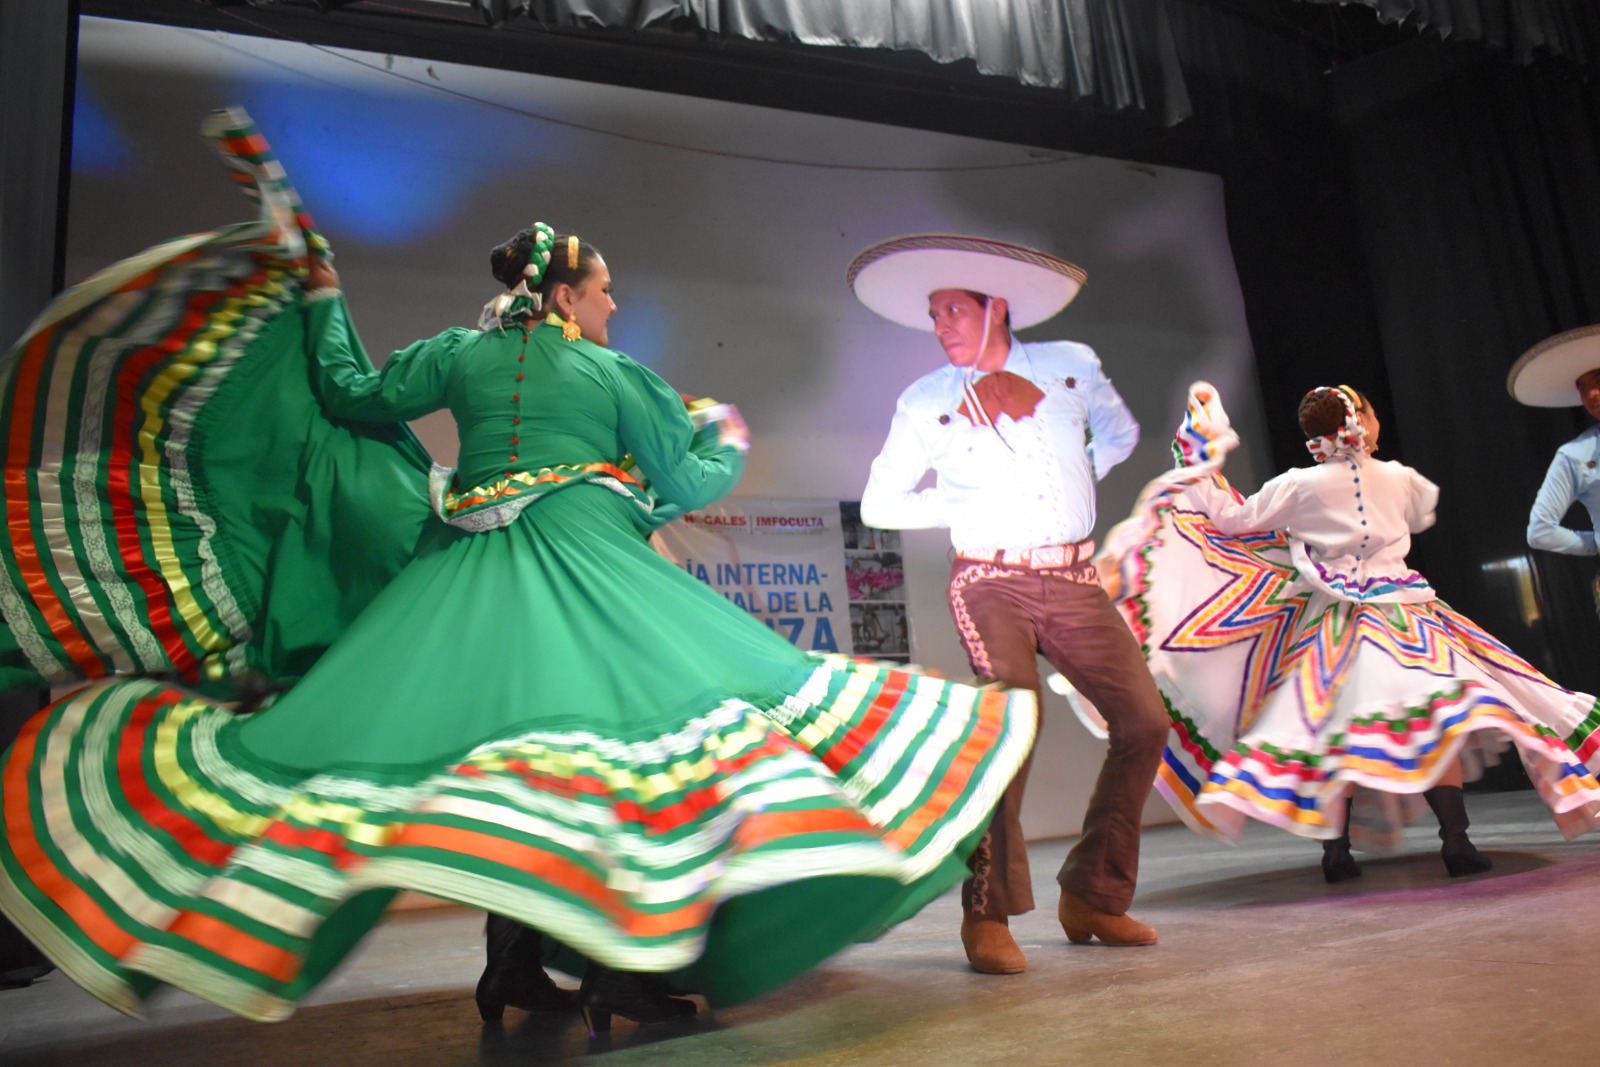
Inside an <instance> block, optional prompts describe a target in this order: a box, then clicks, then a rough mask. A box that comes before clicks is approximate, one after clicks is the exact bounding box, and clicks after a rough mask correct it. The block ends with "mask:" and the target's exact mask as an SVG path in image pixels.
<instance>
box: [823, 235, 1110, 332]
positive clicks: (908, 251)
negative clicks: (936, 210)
mask: <svg viewBox="0 0 1600 1067" xmlns="http://www.w3.org/2000/svg"><path fill="white" fill-rule="evenodd" d="M1088 277H1089V276H1088V275H1087V274H1085V273H1084V270H1083V268H1082V267H1079V266H1076V265H1074V264H1072V263H1068V262H1067V261H1066V260H1064V259H1057V258H1056V257H1055V256H1051V255H1046V254H1045V253H1043V252H1036V251H1034V250H1033V249H1031V248H1025V247H1023V246H1022V245H1014V244H1011V243H1010V242H1008V241H991V240H989V239H988V238H985V237H963V236H961V235H959V234H950V233H913V234H907V235H906V236H904V237H892V238H890V239H889V240H887V241H880V242H879V243H878V244H875V245H873V246H872V247H871V248H868V249H867V250H866V251H864V252H862V253H861V254H860V255H858V256H856V258H855V259H853V260H851V261H850V267H849V269H848V270H847V271H846V272H845V281H846V282H847V283H848V284H849V286H850V289H851V291H852V292H854V293H855V294H856V298H857V299H858V300H860V301H861V302H862V303H863V304H865V305H867V307H869V308H871V309H872V310H873V311H876V312H877V313H878V314H880V315H882V316H883V317H884V318H886V319H888V320H889V321H890V322H897V323H899V324H900V325H901V326H909V327H911V328H912V329H913V330H926V331H928V332H930V333H931V332H933V322H932V320H931V319H929V318H928V294H929V293H934V292H938V291H939V290H940V289H970V290H972V291H973V292H975V293H984V294H986V295H988V296H999V297H1004V298H1005V301H1006V306H1007V308H1008V309H1009V310H1010V312H1011V327H1012V329H1016V330H1021V329H1025V328H1027V327H1029V326H1037V325H1038V324H1039V323H1041V322H1044V321H1045V320H1046V319H1049V318H1053V317H1054V316H1055V315H1056V314H1057V313H1059V312H1060V311H1061V309H1062V308H1064V307H1066V306H1067V305H1068V304H1070V303H1071V302H1072V298H1073V297H1075V296H1077V295H1078V290H1079V289H1081V288H1083V283H1084V282H1085V281H1087V280H1088Z"/></svg>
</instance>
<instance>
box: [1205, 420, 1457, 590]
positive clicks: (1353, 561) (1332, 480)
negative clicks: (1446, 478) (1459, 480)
mask: <svg viewBox="0 0 1600 1067" xmlns="http://www.w3.org/2000/svg"><path fill="white" fill-rule="evenodd" d="M1198 488H1199V490H1200V494H1201V496H1202V497H1203V498H1204V500H1205V504H1204V507H1205V511H1206V513H1207V514H1208V515H1209V516H1210V517H1211V521H1212V523H1213V525H1215V526H1216V528H1217V529H1219V530H1221V531H1222V532H1223V533H1225V534H1228V535H1230V536H1233V535H1238V534H1243V533H1250V532H1252V531H1256V530H1280V531H1282V532H1284V533H1285V534H1287V535H1288V537H1289V539H1290V540H1289V548H1290V555H1291V556H1292V558H1293V559H1294V564H1295V569H1296V570H1298V571H1299V572H1300V576H1301V577H1302V578H1304V579H1305V580H1306V581H1307V582H1309V583H1310V584H1311V585H1312V586H1314V587H1316V588H1317V589H1320V590H1322V591H1323V592H1324V593H1327V594H1328V595H1329V596H1333V597H1336V598H1338V599H1339V600H1352V601H1360V602H1366V603H1402V604H1416V603H1422V602H1424V601H1429V600H1432V599H1434V597H1435V594H1434V591H1433V587H1432V586H1430V585H1429V584H1428V582H1427V579H1425V578H1423V577H1422V575H1420V574H1418V573H1417V572H1416V571H1414V570H1412V569H1411V568H1410V567H1408V566H1406V553H1407V552H1408V551H1410V549H1411V535H1412V534H1414V533H1421V532H1422V531H1423V530H1426V529H1427V528H1428V527H1430V526H1432V525H1433V522H1434V509H1435V508H1436V507H1437V506H1438V503H1439V487H1438V486H1436V485H1434V484H1433V483H1432V482H1430V481H1428V479H1426V478H1424V477H1423V476H1422V475H1420V474H1418V473H1417V472H1416V471H1414V470H1412V469H1411V468H1410V467H1407V466H1405V465H1404V464H1401V463H1394V462H1388V461H1385V460H1380V459H1373V458H1372V457H1371V456H1369V455H1367V454H1366V453H1365V452H1362V453H1359V454H1357V455H1353V456H1352V455H1343V454H1340V455H1336V456H1334V457H1332V458H1331V459H1329V460H1327V461H1326V462H1324V463H1319V464H1317V465H1316V466H1315V467H1296V468H1294V469H1293V470H1288V471H1285V472H1284V473H1282V474H1280V475H1278V476H1277V477H1276V478H1274V479H1272V480H1271V481H1269V482H1268V483H1267V484H1266V485H1263V486H1262V487H1261V491H1260V492H1258V493H1256V494H1255V495H1254V496H1252V497H1250V498H1249V499H1247V500H1245V501H1244V502H1243V503H1240V502H1237V501H1235V500H1234V499H1233V498H1232V497H1231V496H1229V495H1228V494H1226V493H1225V492H1223V491H1222V490H1221V489H1220V488H1218V487H1217V485H1216V483H1215V482H1210V481H1208V482H1207V483H1205V484H1204V485H1203V486H1201V487H1198Z"/></svg>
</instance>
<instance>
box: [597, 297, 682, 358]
mask: <svg viewBox="0 0 1600 1067" xmlns="http://www.w3.org/2000/svg"><path fill="white" fill-rule="evenodd" d="M606 331H607V333H608V334H609V337H608V340H609V341H610V342H611V343H610V347H611V348H614V349H616V350H617V351H618V352H626V353H627V354H628V355H630V356H632V357H633V358H634V359H636V360H638V361H639V362H640V363H643V364H644V365H645V366H647V367H649V368H650V369H651V370H653V371H656V372H658V373H664V371H665V368H664V367H663V366H662V364H663V362H670V356H668V355H666V354H665V353H664V352H663V351H662V349H663V348H664V347H665V345H664V342H665V341H666V339H667V336H668V334H669V333H670V332H671V322H670V319H669V318H668V316H667V313H666V309H665V308H663V307H662V306H661V303H660V302H659V301H656V300H652V299H650V298H649V297H643V296H634V295H632V292H631V290H626V291H625V290H623V289H622V288H621V287H620V286H619V287H618V289H617V313H616V314H615V315H613V316H611V321H610V323H608V324H607V326H606Z"/></svg>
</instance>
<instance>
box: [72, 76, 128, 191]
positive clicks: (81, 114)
mask: <svg viewBox="0 0 1600 1067" xmlns="http://www.w3.org/2000/svg"><path fill="white" fill-rule="evenodd" d="M132 167H133V150H132V149H130V148H129V147H128V142H127V139H126V138H124V137H123V136H122V131H121V130H119V129H118V128H117V124H116V122H114V121H113V120H112V118H111V116H110V115H107V114H106V113H105V111H103V110H102V109H101V107H100V105H99V103H98V102H96V101H95V99H94V97H92V96H91V95H90V94H89V92H88V90H87V89H86V88H85V87H84V84H83V81H82V80H81V79H80V80H79V82H78V87H77V91H76V93H75V95H74V97H73V103H72V173H74V174H120V173H123V172H125V171H128V170H131V169H132Z"/></svg>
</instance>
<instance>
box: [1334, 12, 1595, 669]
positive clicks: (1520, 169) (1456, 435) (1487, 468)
mask: <svg viewBox="0 0 1600 1067" xmlns="http://www.w3.org/2000/svg"><path fill="white" fill-rule="evenodd" d="M1332 79H1333V85H1334V92H1335V94H1336V97H1337V102H1338V106H1339V113H1340V119H1341V122H1342V125H1343V127H1344V129H1345V131H1346V138H1347V148H1348V153H1349V161H1350V164H1349V165H1350V174H1351V177H1352V188H1353V191H1354V199H1355V203H1356V205H1357V210H1358V213H1359V218H1360V222H1361V241H1362V243H1363V245H1364V246H1365V249H1366V261H1367V273H1368V275H1369V277H1370V279H1371V286H1372V289H1371V303H1372V306H1373V307H1374V308H1375V311H1376V317H1377V323H1378V329H1379V335H1380V339H1381V344H1382V356H1383V362H1384V365H1385V367H1386V369H1387V383H1378V382H1374V383H1372V389H1371V391H1372V392H1373V394H1374V400H1375V401H1376V402H1377V404H1378V408H1379V411H1380V413H1382V414H1384V415H1385V416H1386V417H1387V420H1388V421H1390V422H1392V423H1396V424H1398V425H1399V426H1400V427H1402V428H1403V429H1404V450H1403V458H1404V459H1405V461H1406V462H1407V463H1409V464H1411V465H1412V466H1414V467H1416V468H1418V469H1419V470H1421V471H1422V472H1423V473H1424V474H1426V475H1427V476H1428V477H1430V478H1432V479H1433V480H1434V481H1436V482H1437V483H1439V485H1440V487H1441V488H1442V490H1443V498H1442V500H1441V502H1440V507H1439V526H1438V529H1437V530H1436V531H1434V532H1430V533H1427V534H1423V535H1422V536H1421V537H1420V538H1418V540H1417V542H1416V547H1415V550H1414V555H1413V560H1414V562H1415V563H1416V565H1417V566H1418V568H1419V569H1420V570H1422V572H1423V573H1425V574H1427V575H1428V576H1429V578H1430V579H1431V580H1432V581H1433V583H1434V585H1435V586H1436V587H1437V588H1438V589H1439V591H1440V593H1441V594H1442V595H1443V596H1444V598H1445V599H1446V600H1447V601H1449V602H1450V603H1451V604H1452V605H1453V606H1454V607H1456V608H1457V609H1458V610H1460V611H1462V612H1464V613H1465V614H1466V615H1468V616H1469V617H1471V618H1473V619H1474V620H1476V621H1477V622H1479V623H1480V624H1482V625H1483V626H1484V627H1485V628H1487V629H1488V630H1489V631H1490V632H1491V633H1493V634H1495V635H1496V636H1497V637H1499V638H1501V639H1502V640H1504V641H1505V642H1506V643H1508V644H1510V645H1511V646H1512V647H1513V648H1515V649H1516V650H1517V651H1518V652H1520V653H1522V654H1523V655H1524V656H1526V657H1528V658H1529V659H1530V660H1532V661H1533V662H1534V663H1535V664H1537V665H1538V666H1540V667H1542V668H1544V669H1545V670H1546V671H1547V672H1548V673H1550V674H1551V675H1553V676H1554V677H1555V678H1556V679H1557V680H1559V681H1561V682H1562V683H1563V684H1565V685H1568V686H1570V687H1573V688H1577V689H1582V690H1584V691H1586V692H1600V655H1596V652H1597V651H1600V622H1597V620H1596V618H1595V614H1594V608H1593V605H1592V603H1591V602H1590V597H1589V589H1588V582H1587V581H1586V580H1584V579H1585V578H1586V577H1588V576H1592V574H1593V568H1594V565H1595V560H1594V559H1592V558H1590V559H1586V560H1571V559H1563V558H1559V557H1552V556H1550V555H1549V554H1547V553H1542V552H1534V551H1532V550H1530V549H1529V548H1528V547H1527V543H1526V528H1527V520H1528V509H1529V507H1530V506H1531V504H1532V502H1533V497H1534V494H1535V493H1536V491H1537V490H1538V486H1539V483H1540V481H1541V480H1542V478H1543V476H1544V472H1545V470H1546V468H1547V467H1548V466H1549V463H1550V459H1551V457H1552V455H1553V454H1554V452H1555V449H1556V447H1557V446H1558V445H1559V444H1561V443H1562V442H1563V441H1565V440H1567V439H1568V438H1570V437H1572V436H1573V435H1574V434H1576V433H1577V432H1578V431H1580V430H1581V429H1582V428H1583V427H1584V425H1585V424H1586V422H1587V418H1586V416H1584V415H1583V413H1582V411H1581V410H1580V409H1571V410H1537V409H1530V408H1525V407H1522V406H1520V405H1518V404H1517V403H1515V402H1514V401H1513V400H1511V398H1510V397H1509V396H1508V395H1507V392H1506V388H1505V376H1506V371H1507V370H1508V368H1509V366H1510V364H1511V363H1512V362H1513V361H1514V360H1515V359H1516V357H1517V356H1518V355H1519V354H1521V353H1522V352H1523V351H1524V350H1526V349H1527V348H1528V347H1529V346H1531V345H1533V344H1534V343H1536V342H1537V341H1539V340H1541V339H1543V338H1545V337H1547V336H1549V335H1551V334H1554V333H1557V332H1560V331H1562V330H1567V329H1571V328H1573V327H1576V326H1583V325H1588V324H1590V323H1594V322H1596V321H1600V256H1597V255H1596V252H1595V250H1596V249H1597V248H1600V200H1597V198H1596V196H1595V193H1596V191H1597V190H1600V90H1597V88H1596V86H1594V85H1593V84H1591V82H1590V80H1589V79H1588V78H1587V77H1585V76H1583V73H1582V71H1581V70H1579V69H1578V68H1575V67H1573V66H1572V65H1570V64H1565V63H1547V64H1544V65H1534V66H1530V67H1525V68H1519V67H1515V66H1512V65H1509V64H1506V63H1504V62H1496V61H1494V60H1493V58H1492V57H1489V56H1487V55H1486V54H1485V51H1484V50H1483V49H1480V48H1476V47H1473V46H1469V45H1463V44H1450V43H1446V42H1441V41H1438V40H1434V39H1431V38H1421V39H1419V40H1417V41H1415V42H1413V43H1412V44H1410V45H1407V46H1405V47H1403V48H1397V49H1392V50H1390V51H1388V52H1385V53H1380V54H1378V55H1376V56H1373V57H1370V58H1368V59H1365V60H1362V61H1360V62H1358V63H1354V64H1350V65H1348V66H1346V67H1342V68H1340V69H1339V70H1337V71H1336V72H1334V74H1333V75H1332ZM1332 370H1333V369H1332V368H1330V371H1332ZM1385 393H1387V394H1388V395H1387V396H1385V395H1384V394H1385ZM1384 436H1385V438H1387V433H1386V434H1385V435H1384Z"/></svg>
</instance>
